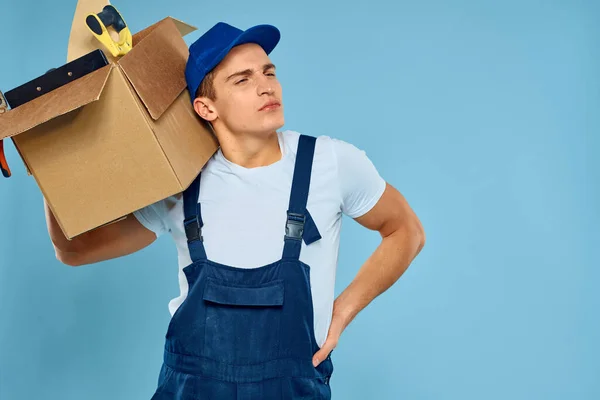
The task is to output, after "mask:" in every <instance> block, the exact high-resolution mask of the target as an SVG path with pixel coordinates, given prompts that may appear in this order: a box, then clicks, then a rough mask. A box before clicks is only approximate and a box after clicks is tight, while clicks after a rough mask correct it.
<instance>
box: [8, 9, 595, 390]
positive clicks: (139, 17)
mask: <svg viewBox="0 0 600 400" xmlns="http://www.w3.org/2000/svg"><path fill="white" fill-rule="evenodd" d="M450 3H452V4H450ZM75 4H76V2H75V1H64V0H55V1H53V2H38V1H33V0H22V1H18V2H17V1H12V0H11V1H7V0H0V15H1V17H2V18H1V20H2V25H1V27H0V33H1V34H2V45H1V46H2V54H1V56H0V57H1V59H2V62H0V88H1V89H2V90H8V89H11V88H13V87H15V86H17V85H19V84H21V83H24V82H26V81H28V80H30V79H32V78H33V77H36V76H38V75H40V74H42V73H44V72H45V71H46V70H47V69H49V68H51V67H56V66H59V65H62V64H64V63H65V60H66V45H67V41H68V36H69V31H70V26H71V19H72V17H73V12H74V9H75ZM114 4H115V5H116V6H117V7H118V8H119V9H120V10H121V12H122V13H123V14H124V16H125V19H126V20H127V22H128V24H129V25H130V27H131V28H132V30H133V31H134V32H136V31H138V30H140V29H142V28H143V27H145V26H147V25H149V24H151V23H153V22H155V21H157V20H159V19H162V18H163V17H164V16H167V15H172V16H174V17H176V18H179V19H183V20H185V21H187V22H189V23H191V24H194V25H196V26H197V27H198V28H199V31H196V32H194V33H192V34H190V35H189V36H188V37H186V42H187V43H188V44H191V43H192V41H194V40H195V39H196V38H197V37H199V36H200V34H201V32H202V31H204V30H206V29H208V28H209V27H210V26H211V25H212V24H213V23H215V22H217V21H219V20H224V21H227V22H229V23H231V24H234V25H237V26H239V27H242V28H247V27H250V26H251V25H254V24H258V23H272V24H275V25H277V26H278V27H279V28H280V29H281V31H282V41H281V42H280V45H279V47H278V48H277V49H276V50H275V51H274V52H273V54H272V60H273V61H274V62H275V63H276V64H277V67H278V73H279V77H280V79H281V81H282V84H283V88H284V101H285V105H286V117H287V120H286V128H289V129H294V130H297V131H300V132H304V133H308V134H311V135H320V134H326V135H330V136H334V137H338V138H341V139H344V140H346V141H349V142H351V143H353V144H355V145H356V146H357V147H359V148H362V149H364V150H365V151H366V152H367V155H368V156H369V157H370V158H371V159H372V160H373V162H374V163H375V165H376V166H377V168H378V169H379V171H380V173H381V174H382V176H384V178H385V179H386V180H388V181H389V182H390V183H391V184H393V185H394V186H396V187H397V188H398V189H399V190H400V191H401V192H402V193H403V194H404V195H405V196H406V197H407V199H408V201H409V203H410V204H411V205H412V207H413V208H414V210H415V211H416V212H417V214H418V216H419V217H420V218H421V220H422V222H423V225H424V227H425V230H426V234H427V245H426V247H425V249H424V250H423V252H422V253H421V255H420V256H419V257H418V258H417V259H416V260H415V262H414V263H413V264H412V266H411V267H410V268H409V269H408V271H407V272H406V273H405V275H404V276H403V277H402V278H401V279H400V281H398V283H397V284H396V285H394V286H393V287H392V288H391V289H390V290H389V291H388V292H386V293H385V294H383V295H381V296H380V297H379V298H377V299H376V300H375V301H374V302H373V303H372V304H371V305H370V306H369V307H368V308H367V309H366V310H364V311H363V312H362V313H361V314H360V315H359V316H358V317H357V318H356V320H355V321H354V322H353V323H352V324H351V325H350V326H349V327H348V329H347V330H346V331H345V332H344V334H343V336H342V338H341V341H340V343H339V346H338V348H337V350H336V352H335V353H334V362H335V366H336V367H335V368H336V372H335V373H334V376H333V378H332V381H331V383H332V387H333V393H334V396H333V398H334V399H366V398H368V399H378V400H386V399H387V400H393V399H411V400H412V399H443V400H450V399H460V400H470V399H473V400H475V399H477V400H480V399H490V400H492V399H527V400H531V399H545V400H549V399H598V398H600V379H598V378H599V376H600V345H599V344H598V341H599V339H600V323H599V318H598V307H599V306H600V294H599V292H598V290H597V286H598V284H599V282H600V268H599V267H600V262H599V261H600V259H599V256H598V245H599V243H600V235H599V228H598V226H599V225H600V211H599V204H600V190H599V189H598V182H599V178H600V172H599V171H600V162H599V161H598V160H599V158H598V156H597V153H596V152H598V151H600V139H599V129H600V112H599V108H600V79H599V72H600V25H599V24H598V16H599V15H600V3H598V2H595V1H577V0H573V1H562V2H560V1H552V2H542V1H532V0H528V1H524V0H522V1H503V2H497V1H466V0H460V1H454V2H446V1H441V0H438V1H421V2H409V1H391V0H371V1H366V2H365V1H363V2H356V3H354V4H352V3H351V2H341V1H336V2H333V1H329V2H327V1H322V0H321V1H314V0H304V1H302V2H287V1H285V2H284V1H280V2H249V1H233V0H220V1H218V2H207V1H202V2H200V1H197V0H195V1H193V0H185V1H177V2H174V3H172V4H168V2H166V1H157V0H146V1H144V2H143V4H144V6H143V7H141V8H140V6H138V4H142V3H140V2H139V1H133V0H121V1H119V2H114ZM6 147H7V153H8V159H9V163H10V165H11V167H12V170H13V173H14V176H13V178H11V179H6V180H2V181H1V182H0V196H1V200H0V201H1V204H2V207H0V399H1V400H31V399H37V398H44V399H49V400H54V399H57V400H58V399H60V400H75V399H77V400H80V399H87V400H95V399H106V398H110V399H114V400H121V399H123V400H125V399H127V400H131V399H149V398H150V396H151V394H152V393H153V390H154V388H155V384H156V379H157V376H158V371H159V368H160V362H161V356H162V346H163V338H164V332H165V329H166V326H167V323H168V319H169V314H168V310H167V303H168V301H169V299H171V298H172V297H175V296H176V295H177V294H178V287H177V260H176V250H175V247H174V245H173V243H172V241H171V239H170V237H168V236H165V237H164V238H161V239H160V240H159V241H158V242H156V243H155V244H154V245H152V246H151V247H149V248H147V249H145V250H143V251H141V252H139V253H137V254H134V255H132V256H129V257H126V258H123V259H118V260H112V261H107V262H104V263H100V264H95V265H91V266H85V267H80V268H71V267H68V266H65V265H62V264H60V263H59V262H58V261H57V260H56V259H55V258H54V252H53V248H52V245H51V242H50V239H49V237H48V234H47V231H46V225H45V219H44V211H43V203H42V197H41V194H40V191H39V189H38V188H37V186H36V184H35V181H34V179H33V178H31V177H28V176H27V175H26V172H25V169H24V167H23V165H22V163H21V161H20V159H19V158H18V155H17V153H16V151H15V149H14V147H13V145H12V143H11V142H10V141H8V142H7V146H6ZM344 218H345V219H346V221H345V222H344V229H343V232H342V241H341V254H340V260H339V268H338V282H337V288H336V293H340V292H341V290H342V289H343V288H344V287H345V286H346V285H347V284H348V283H349V282H350V281H351V279H352V278H353V276H354V275H355V274H356V272H357V270H358V269H359V268H360V266H361V265H362V263H363V262H364V261H365V260H366V259H367V257H369V255H370V254H371V253H372V252H373V251H374V250H375V248H376V246H377V245H378V243H379V236H378V234H377V233H376V232H371V231H368V230H366V229H364V228H362V227H361V226H360V225H358V224H356V223H355V222H354V221H352V220H349V219H348V218H347V217H344Z"/></svg>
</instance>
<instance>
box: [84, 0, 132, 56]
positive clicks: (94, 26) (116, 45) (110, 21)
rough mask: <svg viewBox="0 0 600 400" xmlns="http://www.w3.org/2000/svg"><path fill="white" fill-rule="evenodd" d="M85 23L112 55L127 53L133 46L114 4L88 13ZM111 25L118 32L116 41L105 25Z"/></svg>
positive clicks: (128, 32) (127, 30)
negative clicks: (99, 10) (97, 11)
mask: <svg viewBox="0 0 600 400" xmlns="http://www.w3.org/2000/svg"><path fill="white" fill-rule="evenodd" d="M85 23H86V25H87V27H88V29H89V30H90V31H91V32H92V34H93V35H94V36H96V38H97V39H98V40H99V41H100V42H101V43H102V44H103V45H104V46H105V47H106V48H107V49H108V50H109V51H110V53H111V54H112V55H113V57H118V56H123V55H125V54H127V53H128V52H129V51H130V50H131V49H132V47H133V39H132V35H131V31H130V30H129V27H128V26H127V24H126V23H125V20H124V19H123V16H122V15H121V14H120V13H119V11H117V9H116V8H115V7H114V6H111V5H107V6H105V7H104V8H103V9H102V11H101V12H99V13H98V14H89V15H88V16H87V17H86V19H85ZM109 26H112V27H113V29H114V30H115V31H116V32H117V33H118V34H119V40H118V41H116V40H114V39H113V37H112V36H111V35H110V32H109V31H108V29H107V27H109Z"/></svg>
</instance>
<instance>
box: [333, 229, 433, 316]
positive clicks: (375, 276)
mask: <svg viewBox="0 0 600 400" xmlns="http://www.w3.org/2000/svg"><path fill="white" fill-rule="evenodd" d="M424 243H425V242H424V234H423V233H422V231H421V230H420V229H418V228H402V229H399V230H397V231H396V232H394V233H392V234H391V235H389V236H386V237H384V238H383V239H382V241H381V243H380V244H379V246H378V247H377V249H376V250H375V252H374V253H373V254H372V255H371V256H370V257H369V258H368V259H367V261H366V262H365V263H364V264H363V266H362V267H361V268H360V270H359V272H358V274H357V275H356V277H355V278H354V280H353V281H352V283H351V284H350V285H349V286H348V287H347V288H346V289H345V290H344V291H343V292H342V293H341V294H340V295H339V296H338V298H337V299H336V300H335V303H334V314H335V315H334V318H336V319H340V320H341V323H342V324H343V326H344V327H345V326H347V325H348V324H349V323H350V322H351V321H352V320H353V319H354V318H355V317H356V315H357V314H358V313H359V312H360V311H361V310H362V309H364V308H365V307H366V306H367V305H368V304H369V303H371V302H372V301H373V300H374V299H375V298H376V297H377V296H379V295H380V294H381V293H383V292H385V291H386V290H387V289H389V288H390V287H391V286H392V285H393V284H394V283H395V282H396V281H397V280H398V279H399V278H400V277H401V276H402V274H404V272H405V271H406V269H407V268H408V266H409V265H410V263H411V262H412V261H413V260H414V258H415V257H416V256H417V255H418V254H419V252H420V251H421V249H422V248H423V245H424Z"/></svg>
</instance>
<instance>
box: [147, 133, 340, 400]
mask: <svg viewBox="0 0 600 400" xmlns="http://www.w3.org/2000/svg"><path fill="white" fill-rule="evenodd" d="M315 142H316V138H315V137H312V136H306V135H301V136H300V139H299V143H298V152H297V155H296V163H295V167H294V175H293V181H292V188H291V193H290V202H289V209H288V210H287V222H286V221H282V224H283V223H284V222H286V229H285V235H284V237H283V238H282V239H283V240H284V248H283V254H282V257H281V259H280V260H279V261H276V262H274V263H271V264H268V265H264V266H261V267H258V268H251V269H247V268H238V267H234V266H229V265H223V264H219V263H216V262H214V261H211V260H208V259H207V257H206V252H205V249H204V244H203V238H202V226H203V222H202V217H201V212H200V208H201V207H200V204H199V203H198V194H199V190H200V175H201V174H199V175H198V177H197V178H196V180H195V181H194V182H193V183H192V184H191V185H190V187H189V188H188V189H187V190H186V191H185V192H184V196H183V201H184V205H183V207H184V215H185V219H184V226H185V232H186V236H187V239H188V247H189V251H190V255H191V259H192V264H190V265H188V266H187V267H185V268H184V269H183V272H184V273H185V275H186V278H187V281H188V284H189V291H188V295H187V297H186V299H185V300H184V302H183V303H182V304H181V305H180V306H179V308H178V309H177V311H176V312H175V313H174V315H173V317H172V319H171V322H170V324H169V327H168V329H167V333H166V336H165V338H166V342H165V352H164V362H163V364H162V368H161V371H160V375H159V379H158V388H157V390H156V392H155V394H154V396H153V397H152V400H229V399H231V400H268V399H274V400H277V399H311V400H325V399H327V400H329V399H331V389H330V386H329V379H330V377H331V375H332V373H333V363H332V361H331V357H330V356H329V357H327V358H326V359H325V360H323V361H322V362H321V364H319V366H317V367H316V368H315V367H314V366H313V364H312V357H313V355H314V353H316V352H317V351H318V350H319V346H318V344H317V342H316V340H315V334H314V324H313V302H312V293H311V285H310V267H309V266H308V265H307V264H305V263H303V262H301V261H300V260H299V257H300V250H301V245H302V240H304V241H305V243H306V244H310V243H312V242H314V241H316V240H319V239H320V238H321V236H320V234H319V231H318V229H317V227H316V226H315V224H314V221H313V219H312V217H311V216H310V214H309V212H308V210H307V209H306V204H307V200H308V191H309V186H310V176H311V170H312V162H313V156H314V149H315ZM239 223H244V221H239ZM232 229H235V226H233V227H232Z"/></svg>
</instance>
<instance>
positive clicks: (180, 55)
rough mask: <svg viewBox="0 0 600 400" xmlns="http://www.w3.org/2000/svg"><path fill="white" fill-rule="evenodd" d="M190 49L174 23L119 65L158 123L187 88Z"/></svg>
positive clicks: (159, 29) (159, 30)
mask: <svg viewBox="0 0 600 400" xmlns="http://www.w3.org/2000/svg"><path fill="white" fill-rule="evenodd" d="M187 58H188V48H187V45H186V44H185V41H184V40H183V39H182V38H181V34H180V33H179V29H178V28H177V26H176V24H175V22H174V20H173V19H165V20H163V22H161V23H160V24H158V26H156V27H155V28H154V29H153V30H152V31H151V32H150V33H148V34H147V36H146V37H145V38H143V40H142V41H141V42H139V43H138V44H137V45H136V46H134V47H133V49H132V50H131V51H130V52H129V53H127V54H126V55H125V56H123V57H122V58H121V60H120V61H119V62H118V64H119V65H120V66H121V69H122V70H123V72H124V73H125V75H126V76H127V79H129V81H130V82H131V84H132V85H133V88H134V89H135V91H136V92H137V94H138V96H140V99H141V100H142V102H143V103H144V105H145V106H146V108H147V109H148V112H149V113H150V116H151V117H152V119H154V120H157V119H158V118H160V116H161V115H162V114H163V113H164V112H165V111H166V110H167V108H169V106H170V105H171V104H172V103H173V102H174V101H175V99H176V98H177V97H178V96H179V95H180V94H181V92H183V90H184V89H185V88H186V87H187V83H186V81H185V64H186V62H187Z"/></svg>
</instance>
